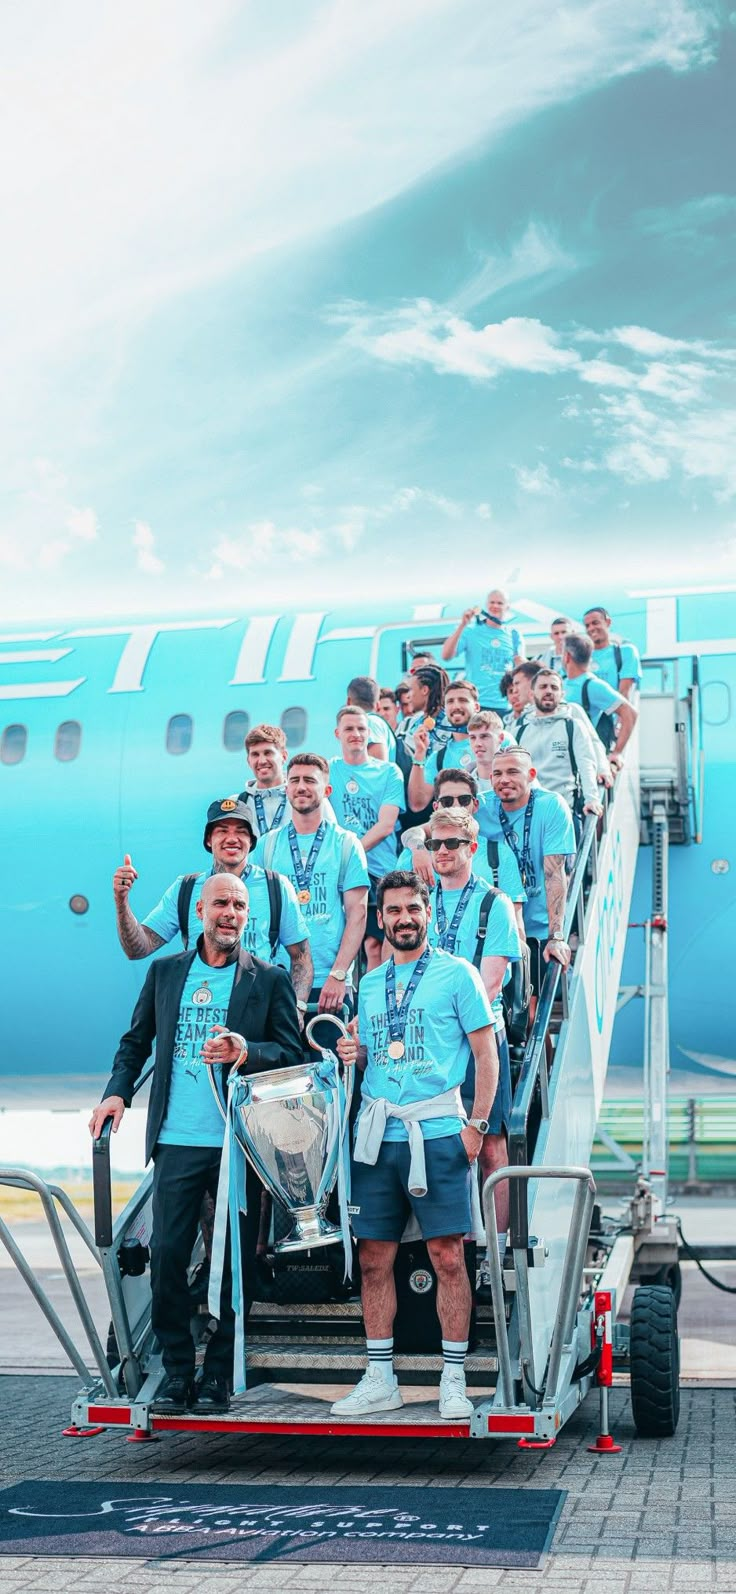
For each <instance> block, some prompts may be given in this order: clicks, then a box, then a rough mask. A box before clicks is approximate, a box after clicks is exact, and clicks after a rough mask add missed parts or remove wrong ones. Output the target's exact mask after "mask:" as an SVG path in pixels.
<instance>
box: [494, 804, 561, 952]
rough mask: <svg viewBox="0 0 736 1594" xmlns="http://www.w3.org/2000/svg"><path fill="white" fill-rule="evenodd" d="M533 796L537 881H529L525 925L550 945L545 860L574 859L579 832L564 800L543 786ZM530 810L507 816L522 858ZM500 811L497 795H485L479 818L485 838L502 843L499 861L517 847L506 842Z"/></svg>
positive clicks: (532, 842)
mask: <svg viewBox="0 0 736 1594" xmlns="http://www.w3.org/2000/svg"><path fill="white" fill-rule="evenodd" d="M533 796H534V806H533V809H532V821H531V826H530V830H529V856H530V865H531V875H532V876H533V878H532V879H530V878H527V882H526V887H525V889H526V895H527V900H526V904H525V906H524V925H525V928H526V933H527V935H530V936H533V937H535V938H538V939H540V940H545V941H546V940H547V938H548V936H549V919H548V917H547V893H546V891H545V888H544V860H545V858H548V857H550V856H551V854H553V853H563V854H564V855H565V856H566V857H567V856H571V855H572V854H573V853H574V851H575V831H574V829H573V823H572V814H571V812H570V809H569V808H568V805H567V803H566V802H565V799H564V797H560V795H559V793H558V792H556V791H545V790H544V787H542V786H536V787H535V788H534V792H533ZM527 807H528V804H526V803H525V805H524V807H523V808H517V809H515V810H514V812H513V813H508V814H507V815H506V818H507V820H508V822H509V824H510V826H511V829H512V830H513V833H514V835H515V837H516V846H517V849H518V851H519V854H520V855H521V853H522V852H523V846H524V820H525V815H526V810H527ZM500 808H501V804H500V802H499V799H498V797H497V796H496V794H495V792H484V793H483V796H482V798H481V804H480V808H479V809H478V813H477V815H476V817H477V820H478V824H479V825H480V830H481V835H482V836H487V837H488V838H489V839H490V840H491V841H497V842H498V854H499V860H500V857H501V853H502V852H503V851H507V852H510V853H511V854H512V856H513V847H511V845H510V844H509V843H508V842H507V841H506V840H505V838H504V834H503V830H502V828H501V821H500V818H499V813H500ZM517 862H518V860H517Z"/></svg>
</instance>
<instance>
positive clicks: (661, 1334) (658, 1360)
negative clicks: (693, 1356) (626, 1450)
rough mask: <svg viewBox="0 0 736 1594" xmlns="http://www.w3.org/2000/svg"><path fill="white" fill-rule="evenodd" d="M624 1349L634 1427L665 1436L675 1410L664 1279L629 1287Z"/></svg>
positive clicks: (670, 1308)
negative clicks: (626, 1346)
mask: <svg viewBox="0 0 736 1594" xmlns="http://www.w3.org/2000/svg"><path fill="white" fill-rule="evenodd" d="M629 1354H630V1358H631V1409H632V1411H633V1414H634V1422H635V1424H636V1429H637V1433H639V1434H640V1435H641V1436H642V1438H643V1439H666V1438H669V1437H670V1436H671V1435H672V1434H673V1433H674V1432H675V1429H676V1427H677V1419H678V1417H679V1415H680V1339H679V1335H678V1332H677V1307H676V1305H675V1297H674V1292H673V1291H672V1290H671V1289H670V1288H669V1286H668V1285H666V1284H642V1285H640V1286H639V1288H638V1290H635V1291H634V1300H633V1304H632V1307H631V1329H630V1338H629Z"/></svg>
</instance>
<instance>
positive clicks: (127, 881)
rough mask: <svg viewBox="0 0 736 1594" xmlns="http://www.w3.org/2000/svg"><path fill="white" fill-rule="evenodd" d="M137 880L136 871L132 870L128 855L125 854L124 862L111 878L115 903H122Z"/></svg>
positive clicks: (127, 853)
mask: <svg viewBox="0 0 736 1594" xmlns="http://www.w3.org/2000/svg"><path fill="white" fill-rule="evenodd" d="M137 879H138V870H137V869H134V868H133V864H132V861H131V857H130V853H129V852H126V854H125V859H124V862H123V863H121V865H120V868H119V869H116V870H115V873H114V875H113V877H112V889H113V893H114V896H115V900H116V901H117V902H124V901H125V899H126V897H127V895H128V892H129V891H130V888H131V886H132V885H133V882H134V881H135V880H137Z"/></svg>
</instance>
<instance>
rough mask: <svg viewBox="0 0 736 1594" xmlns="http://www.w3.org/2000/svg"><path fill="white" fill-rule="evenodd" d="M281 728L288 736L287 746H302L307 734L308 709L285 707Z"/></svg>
mask: <svg viewBox="0 0 736 1594" xmlns="http://www.w3.org/2000/svg"><path fill="white" fill-rule="evenodd" d="M281 729H282V731H283V733H284V736H285V737H286V745H287V747H301V745H302V742H303V741H305V740H306V735H307V711H306V709H305V708H285V709H284V712H283V714H282V715H281Z"/></svg>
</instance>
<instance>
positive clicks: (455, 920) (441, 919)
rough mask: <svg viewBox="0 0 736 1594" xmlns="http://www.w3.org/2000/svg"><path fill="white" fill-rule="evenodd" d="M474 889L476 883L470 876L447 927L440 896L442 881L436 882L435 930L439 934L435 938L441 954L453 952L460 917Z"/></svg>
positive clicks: (442, 899) (442, 900) (441, 895)
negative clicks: (436, 929)
mask: <svg viewBox="0 0 736 1594" xmlns="http://www.w3.org/2000/svg"><path fill="white" fill-rule="evenodd" d="M475 887H476V881H475V880H474V879H473V876H472V875H471V876H470V879H469V881H468V883H467V885H466V886H464V887H463V890H462V893H461V895H460V900H459V902H458V904H457V907H456V909H455V912H454V913H453V915H452V920H451V923H450V925H449V926H448V923H447V914H446V912H445V901H444V897H443V894H442V881H441V880H440V881H438V882H437V892H436V896H435V905H436V908H437V928H438V930H439V932H440V933H439V935H438V937H437V944H438V946H441V948H442V951H443V952H454V951H455V943H456V941H457V934H458V930H459V929H460V925H461V923H462V917H463V914H464V912H465V909H466V908H467V906H468V903H469V901H470V898H471V897H472V895H473V892H474V891H475Z"/></svg>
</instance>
